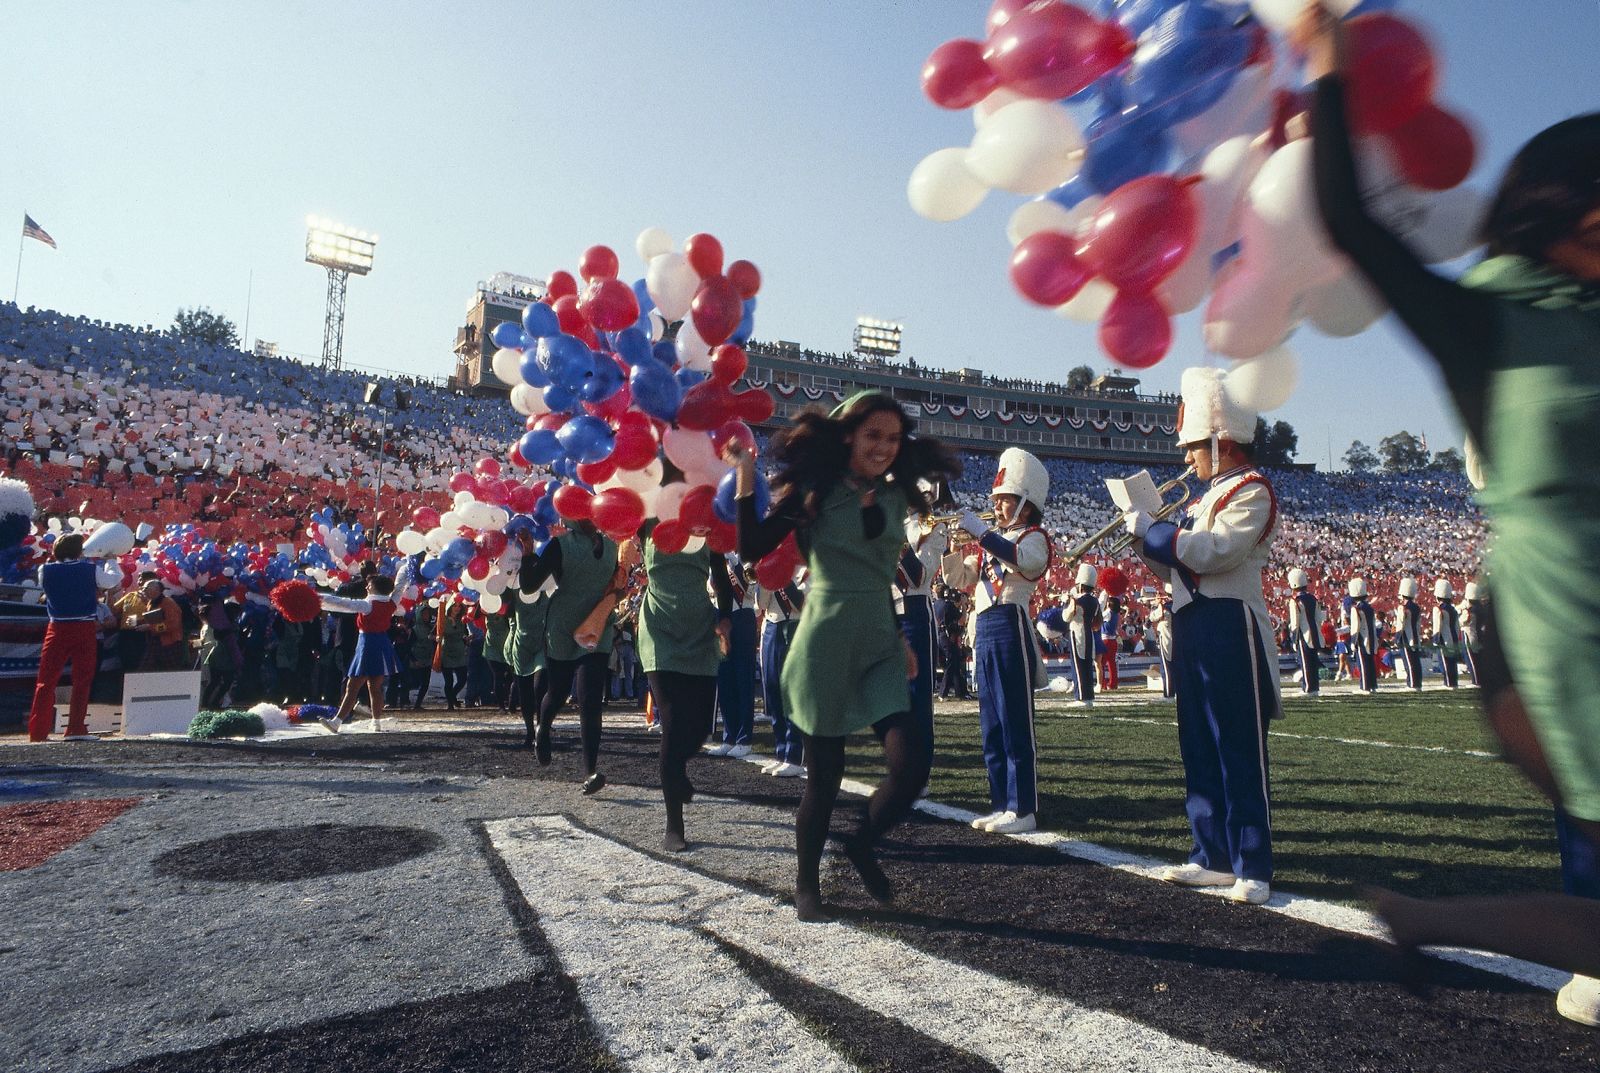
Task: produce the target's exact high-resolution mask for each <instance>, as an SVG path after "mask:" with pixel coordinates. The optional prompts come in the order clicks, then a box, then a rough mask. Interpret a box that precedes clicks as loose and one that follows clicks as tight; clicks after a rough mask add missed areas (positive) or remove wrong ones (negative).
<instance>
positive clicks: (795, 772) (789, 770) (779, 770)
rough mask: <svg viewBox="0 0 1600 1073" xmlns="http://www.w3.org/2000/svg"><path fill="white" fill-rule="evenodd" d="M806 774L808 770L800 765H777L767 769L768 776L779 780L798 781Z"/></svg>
mask: <svg viewBox="0 0 1600 1073" xmlns="http://www.w3.org/2000/svg"><path fill="white" fill-rule="evenodd" d="M805 773H806V769H805V768H803V767H801V766H800V765H799V764H775V765H773V766H772V767H771V768H768V769H767V774H768V775H771V776H773V777H774V778H779V779H796V778H799V777H800V776H801V775H804V774H805Z"/></svg>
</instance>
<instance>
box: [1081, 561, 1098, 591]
mask: <svg viewBox="0 0 1600 1073" xmlns="http://www.w3.org/2000/svg"><path fill="white" fill-rule="evenodd" d="M1099 578H1100V572H1099V571H1098V570H1096V569H1095V568H1094V566H1093V565H1092V564H1090V563H1079V564H1078V577H1077V583H1078V584H1079V585H1088V586H1090V587H1091V588H1092V587H1093V586H1094V583H1095V582H1096V581H1098V580H1099Z"/></svg>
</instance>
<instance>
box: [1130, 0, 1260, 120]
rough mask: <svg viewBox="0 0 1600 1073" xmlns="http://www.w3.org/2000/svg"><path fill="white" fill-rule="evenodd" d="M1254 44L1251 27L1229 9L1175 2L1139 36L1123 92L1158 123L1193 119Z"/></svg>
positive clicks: (1195, 1) (1219, 93)
mask: <svg viewBox="0 0 1600 1073" xmlns="http://www.w3.org/2000/svg"><path fill="white" fill-rule="evenodd" d="M1254 48H1255V34H1254V32H1253V31H1252V30H1251V29H1250V28H1249V27H1237V26H1235V25H1234V19H1233V17H1232V16H1231V15H1230V14H1229V13H1228V12H1226V11H1224V10H1222V9H1221V8H1218V7H1215V6H1213V5H1211V4H1209V3H1203V2H1200V0H1191V2H1189V3H1181V4H1178V5H1176V6H1175V7H1172V8H1169V9H1168V10H1167V11H1166V12H1164V13H1163V14H1162V15H1161V17H1160V18H1159V19H1158V20H1157V21H1156V23H1155V24H1154V25H1153V26H1151V27H1150V29H1149V30H1148V31H1147V32H1146V33H1145V34H1144V35H1143V36H1142V37H1141V38H1140V39H1139V51H1138V52H1137V53H1136V54H1135V55H1134V58H1133V63H1132V65H1131V68H1130V70H1129V72H1128V77H1127V88H1128V98H1129V100H1130V101H1132V102H1133V103H1135V104H1137V105H1139V107H1140V108H1141V110H1142V111H1143V112H1144V114H1146V115H1148V116H1151V117H1152V118H1153V119H1154V118H1159V125H1161V126H1171V125H1173V124H1174V123H1181V122H1183V121H1184V120H1186V119H1193V118H1194V117H1195V116H1197V115H1199V114H1200V113H1202V112H1204V111H1205V110H1206V109H1208V108H1210V107H1211V106H1212V105H1214V104H1216V103H1217V102H1218V101H1220V100H1221V99H1222V96H1223V94H1225V93H1227V91H1228V87H1229V86H1230V85H1232V84H1233V80H1234V77H1235V76H1236V75H1237V74H1238V73H1239V71H1240V69H1241V68H1243V67H1244V65H1245V62H1246V61H1247V60H1249V58H1250V54H1251V52H1252V51H1253V50H1254Z"/></svg>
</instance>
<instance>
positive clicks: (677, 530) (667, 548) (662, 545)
mask: <svg viewBox="0 0 1600 1073" xmlns="http://www.w3.org/2000/svg"><path fill="white" fill-rule="evenodd" d="M650 539H651V540H654V541H655V542H656V550H658V551H660V552H662V553H663V554H666V555H676V554H678V552H680V551H682V550H683V546H684V545H685V544H687V543H689V530H687V529H685V528H684V527H683V523H681V522H671V521H668V522H661V523H659V524H658V525H657V526H656V527H655V528H654V529H652V530H651V531H650Z"/></svg>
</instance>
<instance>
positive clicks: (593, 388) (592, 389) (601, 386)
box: [578, 354, 627, 402]
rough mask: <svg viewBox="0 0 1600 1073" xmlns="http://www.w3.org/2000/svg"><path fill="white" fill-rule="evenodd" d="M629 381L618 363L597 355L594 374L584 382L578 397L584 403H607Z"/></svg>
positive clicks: (607, 357) (602, 355) (603, 355)
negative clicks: (618, 366)
mask: <svg viewBox="0 0 1600 1073" xmlns="http://www.w3.org/2000/svg"><path fill="white" fill-rule="evenodd" d="M626 381H627V377H625V376H624V375H623V372H622V370H621V369H619V368H617V363H616V362H614V361H612V360H611V358H610V357H609V356H607V355H605V354H596V355H595V358H594V372H593V373H591V374H590V376H589V378H588V379H587V380H585V381H584V382H583V386H582V387H580V388H579V389H578V397H579V398H581V399H582V400H583V401H584V402H605V401H606V400H607V399H609V398H610V397H611V396H613V395H615V394H616V393H617V392H618V391H621V390H622V385H623V384H624V383H625V382H626Z"/></svg>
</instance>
